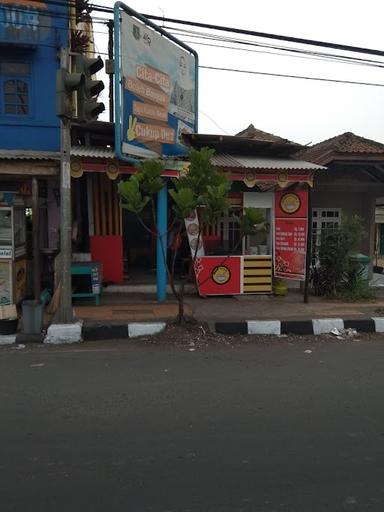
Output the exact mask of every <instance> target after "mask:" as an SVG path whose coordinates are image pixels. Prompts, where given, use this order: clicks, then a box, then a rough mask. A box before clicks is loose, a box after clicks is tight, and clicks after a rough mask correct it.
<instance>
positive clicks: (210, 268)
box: [186, 135, 324, 296]
mask: <svg viewBox="0 0 384 512" xmlns="http://www.w3.org/2000/svg"><path fill="white" fill-rule="evenodd" d="M186 138H187V140H188V141H189V142H190V144H191V145H193V146H194V147H196V148H200V147H204V146H205V145H206V146H209V147H212V148H214V149H215V151H216V152H215V154H214V156H213V159H212V160H213V163H214V164H215V165H217V167H220V168H221V169H223V170H224V171H226V172H228V173H229V174H230V179H231V181H232V187H231V193H230V195H229V200H230V203H231V206H232V208H231V214H230V216H228V217H225V218H222V219H220V220H219V222H218V223H217V226H216V228H215V229H214V230H211V231H210V232H209V233H207V234H206V235H205V236H203V237H202V240H201V242H200V247H199V254H198V258H197V260H196V262H195V275H196V280H197V284H198V290H199V293H200V295H202V296H206V295H237V294H257V293H260V294H268V293H272V286H273V278H280V279H288V280H292V281H304V280H305V274H306V272H305V270H306V253H307V240H308V231H309V227H310V226H309V221H308V219H309V208H308V197H309V193H310V189H311V187H312V186H313V176H314V173H315V172H316V171H318V170H322V169H324V167H322V166H319V165H315V164H312V163H308V162H304V161H300V160H297V159H295V158H294V157H293V156H292V155H293V154H294V153H295V152H297V151H298V148H299V147H300V146H298V145H297V144H293V143H289V142H286V141H284V142H280V141H279V142H273V141H260V140H254V139H246V138H239V137H231V136H215V135H192V136H188V135H187V136H186ZM249 207H252V208H257V209H258V211H259V212H260V215H261V216H262V218H263V222H262V223H261V225H260V228H258V229H257V230H256V232H255V234H253V235H252V236H247V237H244V238H242V237H241V233H240V225H239V214H241V213H242V211H243V210H244V209H245V208H249ZM188 229H189V230H190V231H191V232H193V231H194V228H193V226H191V225H189V226H187V230H188ZM195 231H196V230H195ZM213 241H214V242H215V244H213V243H212V242H213ZM190 244H191V249H192V248H193V247H194V246H196V242H195V241H194V240H193V239H192V240H191V237H190Z"/></svg>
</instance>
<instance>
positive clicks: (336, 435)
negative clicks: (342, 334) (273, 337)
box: [0, 338, 384, 512]
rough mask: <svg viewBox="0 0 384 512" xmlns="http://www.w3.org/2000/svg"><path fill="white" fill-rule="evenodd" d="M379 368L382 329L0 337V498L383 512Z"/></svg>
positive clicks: (18, 502) (81, 505) (135, 511)
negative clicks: (231, 336)
mask: <svg viewBox="0 0 384 512" xmlns="http://www.w3.org/2000/svg"><path fill="white" fill-rule="evenodd" d="M312 339H313V338H312ZM305 350H312V352H311V353H305ZM383 370H384V340H383V341H382V342H380V341H369V342H367V341H363V342H356V341H354V342H349V343H320V342H308V343H305V342H299V343H293V344H292V343H284V342H282V341H276V342H274V343H269V344H263V345H255V344H252V345H243V346H236V347H234V348H232V347H230V346H228V347H225V348H220V349H217V348H208V349H205V350H196V351H195V352H190V351H189V350H188V349H187V348H173V347H169V346H168V347H151V346H144V347H142V346H129V345H121V344H109V345H105V344H104V345H101V344H88V345H84V346H82V347H76V348H74V347H70V348H65V349H62V348H52V347H51V348H44V347H43V348H37V347H36V348H34V349H33V350H28V349H26V350H20V351H15V350H1V351H0V510H1V512H8V511H17V512H19V511H23V512H35V511H36V512H37V511H38V512H48V511H49V512H61V511H63V512H64V511H65V512H69V511H71V512H72V511H90V512H98V511H103V512H110V511H113V512H114V511H127V512H147V511H155V512H171V511H172V512H187V511H189V512H206V511H207V512H208V511H209V512H210V511H215V512H216V511H217V512H219V511H220V512H221V511H228V512H229V511H231V512H237V511H238V512H240V511H244V512H251V511H257V512H264V511H267V512H272V511H278V512H280V511H292V512H324V511H332V512H335V511H336V512H338V511H380V512H382V511H383V510H384V407H383V392H384V371H383Z"/></svg>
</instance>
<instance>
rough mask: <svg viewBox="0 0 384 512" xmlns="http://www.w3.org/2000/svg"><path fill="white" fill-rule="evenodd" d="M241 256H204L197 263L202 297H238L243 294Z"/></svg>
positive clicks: (197, 277) (196, 267) (197, 275)
mask: <svg viewBox="0 0 384 512" xmlns="http://www.w3.org/2000/svg"><path fill="white" fill-rule="evenodd" d="M240 272H241V257H240V256H227V257H226V256H203V257H202V258H197V259H196V262H195V275H196V281H197V284H198V289H199V293H200V295H237V294H239V293H241V283H240Z"/></svg>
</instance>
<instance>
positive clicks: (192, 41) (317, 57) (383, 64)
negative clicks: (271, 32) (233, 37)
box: [182, 36, 384, 68]
mask: <svg viewBox="0 0 384 512" xmlns="http://www.w3.org/2000/svg"><path fill="white" fill-rule="evenodd" d="M191 37H192V36H191ZM208 39H209V38H208ZM182 40H183V41H184V42H186V43H187V44H189V45H192V46H193V45H194V44H195V45H200V46H209V47H213V48H220V49H228V50H235V51H244V52H251V53H261V54H264V55H277V56H281V57H291V58H298V59H312V60H321V61H327V62H334V63H338V64H350V65H357V66H368V67H377V68H384V62H380V61H371V60H370V59H367V60H366V59H353V58H347V57H345V58H344V57H341V56H340V57H339V56H338V55H333V56H332V55H330V56H326V55H324V56H321V54H316V53H315V54H313V55H311V54H310V53H308V52H303V54H301V52H295V53H297V54H296V55H289V54H287V53H283V52H274V51H266V50H258V49H254V48H241V47H236V46H226V45H222V44H213V43H205V42H201V41H196V40H195V39H185V38H183V39H182ZM239 44H243V43H239ZM255 46H258V45H257V44H256V45H255ZM261 46H262V45H261ZM271 49H272V48H271ZM286 52H294V50H286ZM375 62H377V63H375Z"/></svg>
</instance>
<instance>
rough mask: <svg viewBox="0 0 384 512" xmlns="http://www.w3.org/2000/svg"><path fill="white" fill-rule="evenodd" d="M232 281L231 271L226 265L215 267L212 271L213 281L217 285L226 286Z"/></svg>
mask: <svg viewBox="0 0 384 512" xmlns="http://www.w3.org/2000/svg"><path fill="white" fill-rule="evenodd" d="M230 279H231V271H230V270H229V268H228V267H225V266H224V265H219V266H218V267H215V268H214V269H213V271H212V280H213V281H214V282H215V283H216V284H226V283H228V281H229V280H230Z"/></svg>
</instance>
